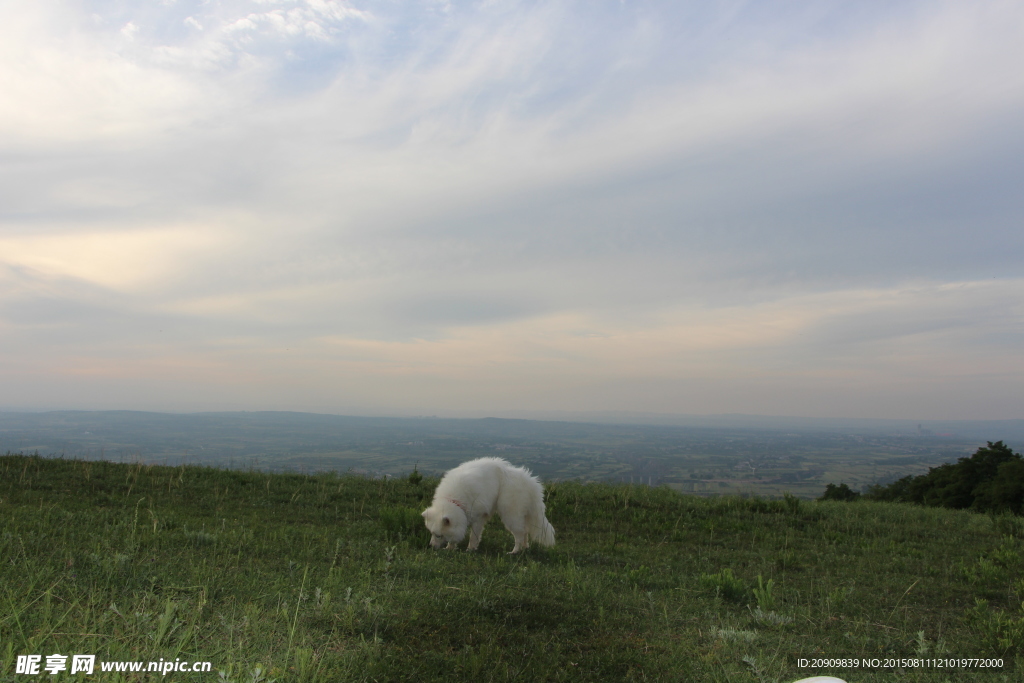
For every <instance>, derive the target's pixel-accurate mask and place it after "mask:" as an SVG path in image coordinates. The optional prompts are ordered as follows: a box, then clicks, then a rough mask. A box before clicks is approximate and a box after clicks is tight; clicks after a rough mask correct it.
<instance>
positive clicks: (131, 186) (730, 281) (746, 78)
mask: <svg viewBox="0 0 1024 683" xmlns="http://www.w3.org/2000/svg"><path fill="white" fill-rule="evenodd" d="M1022 45H1024V12H1022V11H1021V10H1020V9H1019V8H1017V7H1016V6H1015V5H1013V4H1007V3H998V2H991V3H989V2H982V3H975V4H971V5H965V4H963V3H945V4H938V5H936V4H932V3H917V2H900V3H895V4H891V5H888V6H886V7H871V8H860V9H854V8H851V7H831V6H822V5H820V4H818V3H807V4H796V5H791V6H788V7H787V8H778V7H769V6H768V5H758V4H746V5H730V6H728V7H726V6H718V5H708V4H706V3H668V2H666V3H659V2H654V3H647V4H644V5H643V6H638V5H634V4H621V3H581V2H557V3H542V4H529V3H518V4H517V3H475V4H470V3H407V2H398V3H376V4H369V3H360V2H355V1H353V2H326V1H323V2H314V1H298V0H295V1H287V2H286V1H284V0H282V1H269V0H268V1H266V2H250V1H248V0H230V1H225V2H215V3H198V2H177V3H163V4H155V3H150V4H145V3H123V4H119V5H117V6H113V5H109V4H101V3H91V4H90V3H86V4H85V5H80V6H74V7H71V6H66V5H64V4H62V3H57V2H40V3H32V4H30V5H26V6H24V7H19V8H18V11H16V12H12V13H11V17H10V21H7V22H5V25H4V26H3V27H0V89H2V90H3V91H4V92H5V93H10V94H11V97H5V98H4V100H3V101H2V102H0V155H2V156H0V206H2V207H4V208H3V209H2V210H0V267H2V268H3V269H4V270H3V272H4V273H5V275H4V278H6V279H4V280H3V282H6V283H8V287H9V289H8V290H7V292H6V293H5V294H3V296H0V321H2V322H0V324H2V325H4V326H6V327H5V329H8V330H10V331H13V332H12V333H13V334H14V336H13V337H9V338H8V341H6V342H4V343H5V345H6V348H7V351H8V353H9V354H14V355H16V356H17V357H19V358H20V359H24V360H28V359H33V358H35V359H38V358H41V356H38V355H37V353H38V352H37V351H34V350H33V348H34V345H38V344H37V342H38V338H37V337H35V336H34V335H35V334H36V333H35V332H33V330H35V329H42V328H43V327H46V326H48V325H49V326H53V325H59V326H62V329H68V330H74V331H75V334H74V339H76V340H83V339H90V340H95V341H90V342H88V343H87V342H84V341H76V342H75V343H76V344H78V346H77V348H76V350H75V352H74V353H73V354H70V355H68V354H69V351H68V346H69V345H70V344H71V342H62V341H53V342H46V344H44V345H43V346H46V345H47V344H53V347H52V348H53V349H62V350H61V351H60V353H61V354H65V355H66V358H68V359H72V358H73V359H74V360H73V362H72V360H68V361H67V364H66V367H69V368H70V367H74V368H79V369H82V368H86V369H88V368H93V369H94V370H95V371H93V370H89V371H88V372H86V371H85V370H82V371H81V373H79V375H76V376H90V377H98V376H101V375H103V372H106V371H105V370H103V368H110V367H112V366H113V365H116V362H117V361H116V359H117V358H122V357H123V358H131V359H133V360H132V362H131V363H128V364H126V365H125V366H124V367H125V368H133V369H132V370H131V372H134V373H136V376H137V378H138V380H137V381H138V385H137V386H139V387H142V386H144V384H145V380H144V378H145V377H147V376H152V377H154V378H156V377H160V378H163V379H160V380H159V382H164V381H165V380H166V377H167V373H166V372H165V371H164V370H161V369H160V368H161V367H163V366H162V365H161V363H166V364H167V365H166V366H167V367H174V368H178V369H179V370H180V369H181V368H188V367H194V368H196V370H195V374H194V375H189V372H190V371H189V372H186V371H184V370H181V371H180V372H179V371H178V370H176V371H175V372H176V373H178V374H179V375H180V376H186V375H189V376H194V377H195V378H196V382H200V383H201V381H202V377H204V376H212V375H213V374H217V373H212V374H211V373H210V372H209V371H208V369H209V368H210V367H213V366H218V364H222V367H223V369H224V371H223V374H222V375H217V376H218V377H222V378H228V377H234V378H242V377H247V378H248V379H245V380H243V379H239V380H238V381H239V382H240V383H243V382H244V383H245V384H246V386H249V387H251V386H255V385H259V386H264V387H265V391H266V395H268V396H269V395H271V394H274V393H275V389H274V388H273V387H274V386H276V385H275V383H281V385H282V386H284V385H287V386H290V387H295V392H296V393H295V395H299V394H301V393H302V391H305V392H306V393H307V394H308V395H311V396H312V395H314V394H315V395H316V396H319V398H317V399H316V400H317V401H319V404H318V405H322V406H329V405H330V403H331V401H332V400H334V399H332V398H331V396H332V394H331V392H330V389H329V386H333V385H334V384H337V383H338V382H340V381H341V379H342V378H344V377H350V378H362V379H358V381H357V380H356V379H351V380H346V381H348V384H349V386H351V387H353V388H352V394H351V396H349V399H350V400H349V399H346V400H347V402H346V403H345V405H353V402H358V400H359V396H364V397H365V400H366V401H368V402H369V403H374V404H375V405H383V404H386V403H387V402H388V400H389V398H388V397H389V396H391V397H392V399H391V400H394V401H396V402H401V401H405V403H404V404H403V405H406V406H408V407H409V408H410V409H412V408H413V407H414V404H415V405H420V404H423V403H429V401H430V397H431V395H439V396H446V397H447V398H446V399H445V400H447V401H449V402H450V404H451V405H453V406H454V405H463V406H466V405H474V406H477V405H486V401H493V402H495V404H497V403H502V402H504V403H505V404H507V405H506V406H505V407H507V408H509V409H511V408H514V407H516V406H514V405H513V404H514V403H515V402H516V401H518V402H520V403H524V402H527V403H528V402H530V401H532V400H533V398H532V397H535V396H536V395H539V394H543V393H545V392H553V393H552V395H555V394H557V395H558V397H559V398H557V400H556V399H552V404H551V406H550V407H552V408H556V407H557V408H564V409H570V408H571V407H572V406H571V405H569V404H570V403H571V402H572V400H578V401H580V402H581V404H582V403H587V404H589V405H592V406H593V407H597V406H598V405H600V407H601V408H602V409H617V408H622V407H624V406H626V405H631V404H632V403H634V402H637V401H639V402H641V403H645V404H650V406H649V408H650V409H652V410H655V409H657V408H658V406H657V405H655V404H657V403H658V402H662V403H664V404H665V405H664V407H668V406H669V405H670V404H671V405H674V406H676V408H677V409H679V410H684V409H686V410H693V409H694V407H695V406H694V404H693V399H691V398H688V397H687V396H688V394H686V391H683V390H682V389H680V390H679V391H682V392H683V393H678V392H676V393H673V391H675V390H673V389H672V388H671V383H672V382H676V383H678V384H679V386H685V385H687V384H688V383H689V384H693V385H694V386H697V385H699V386H700V387H702V390H703V391H711V392H712V393H715V395H716V396H719V398H716V399H715V400H716V401H718V403H716V405H721V406H722V407H723V409H728V406H727V405H726V404H727V403H728V395H729V392H730V391H732V392H734V393H735V392H739V391H740V390H741V389H742V387H743V386H744V382H747V383H749V385H750V386H751V387H754V386H761V385H759V384H758V383H763V386H764V387H765V389H764V390H763V393H758V391H760V390H758V391H754V394H755V395H756V399H755V398H752V399H750V400H751V401H753V402H755V403H756V402H758V401H760V403H758V405H760V406H761V408H758V409H757V410H751V409H750V405H753V404H750V405H748V406H747V408H745V410H748V412H779V411H777V410H775V409H774V408H773V407H772V403H771V401H772V398H771V391H770V387H772V386H774V387H777V388H778V390H779V394H778V395H780V396H781V395H782V394H783V393H786V392H789V393H790V394H792V399H791V402H790V404H789V405H793V406H809V407H810V408H815V406H816V405H818V404H816V403H815V401H814V400H813V398H808V399H803V398H800V396H802V395H804V394H801V393H800V392H801V391H804V392H805V395H806V396H811V397H813V396H816V395H817V396H821V395H823V392H824V394H829V392H830V391H831V390H830V389H829V388H828V383H829V382H832V381H834V382H840V383H845V384H844V386H848V387H851V389H850V390H851V391H852V392H853V393H856V394H857V395H858V396H865V397H866V396H869V395H872V394H871V390H870V389H869V388H865V387H867V386H868V385H870V383H871V382H875V383H876V384H877V386H878V387H889V388H891V382H892V381H893V380H892V377H893V376H894V375H893V373H894V372H895V371H894V368H896V367H906V368H911V369H912V372H911V371H908V372H910V375H908V376H913V377H914V378H916V379H917V380H918V381H920V382H922V386H924V384H927V382H925V381H924V380H923V379H922V378H925V377H928V376H931V377H933V378H941V377H952V376H953V375H954V374H957V373H959V374H957V376H962V377H966V376H970V377H973V378H980V377H983V376H984V377H989V376H990V374H991V371H992V368H993V367H994V366H995V365H996V364H997V363H998V362H1005V363H1008V364H1009V365H1010V366H1012V367H1014V368H1016V367H1017V366H1015V365H1013V360H1012V356H1011V355H1010V354H1009V352H1008V351H1007V349H1009V348H1011V346H1012V344H1013V343H1016V340H1017V339H1018V337H1019V330H1018V329H1017V328H1015V327H1014V326H1013V324H1011V323H1008V322H1006V320H1000V318H999V315H998V312H999V311H1000V310H1003V311H1016V310H1018V309H1019V305H1020V298H1019V295H1020V283H1019V280H1018V279H1016V278H1017V271H1018V270H1019V263H1020V258H1021V256H1022V255H1024V238H1022V236H1021V232H1020V230H1019V225H1020V218H1021V215H1022V210H1024V205H1022V200H1021V199H1020V193H1019V191H1018V189H1017V186H1018V185H1019V178H1021V177H1022V175H1024V163H1022V162H1021V159H1024V156H1022V154H1021V153H1022V152H1024V135H1022V133H1024V128H1022V127H1021V124H1020V121H1021V120H1022V119H1021V117H1020V113H1021V110H1022V109H1024V75H1022V74H1021V72H1020V69H1018V68H1016V65H1017V64H1019V63H1020V61H1021V58H1022V57H1024V54H1022V51H1024V48H1022V47H1021V46H1022ZM992 277H996V278H997V279H996V280H995V281H993V282H989V280H990V279H991V278H992ZM140 320H145V321H146V324H145V325H141V324H139V321H140ZM101 321H102V322H101ZM153 330H163V331H164V333H163V334H162V335H161V334H158V333H157V332H154V331H153ZM169 330H172V331H173V333H170V332H167V331H169ZM285 344H287V347H285V346H283V345H285ZM279 346H280V348H290V349H302V353H303V354H306V355H305V357H304V358H298V359H296V358H295V355H296V354H294V353H284V352H282V351H280V349H279V348H278V347H279ZM40 348H42V347H40ZM982 349H984V350H985V351H984V353H982V352H981V350H982ZM992 349H995V351H992ZM54 353H57V351H56V350H55V351H54ZM235 353H237V354H240V355H239V357H238V359H237V360H233V359H232V354H235ZM346 354H349V355H346ZM979 354H981V355H979ZM61 357H65V356H61ZM53 358H54V356H53V355H52V354H51V356H50V359H51V360H52V359H53ZM901 364H902V365H901ZM28 365H30V366H32V367H37V368H38V371H39V372H49V371H45V370H44V368H45V367H46V365H45V363H43V362H42V361H38V363H37V364H36V365H32V363H31V362H30V363H28ZM318 366H320V367H324V368H333V370H330V371H324V372H319V373H318V372H317V371H316V369H315V368H316V367H318ZM22 367H27V366H25V365H24V364H22ZM53 367H54V368H60V367H65V366H64V365H61V362H54V364H53ZM952 368H957V370H956V373H952V370H950V369H952ZM19 372H20V371H19ZM53 372H54V373H57V374H59V373H60V372H62V371H59V370H57V369H55V370H54V371H53ZM69 372H70V371H69ZM75 372H78V370H76V371H75ZM124 372H125V373H127V372H128V370H125V371H124ZM929 372H931V375H929ZM1015 372H1017V370H1013V371H1012V372H1010V374H1008V375H1006V376H1007V377H1017V376H1018V375H1016V374H1013V373H1015ZM290 373H295V374H294V375H292V374H290ZM332 373H334V374H332ZM375 373H384V374H385V375H386V376H387V377H388V378H389V379H388V381H387V382H385V383H383V384H380V385H375V384H374V377H376V376H377V375H375ZM51 374H52V373H51ZM123 374H124V373H122V375H123ZM129 374H130V373H129ZM172 374H173V373H172ZM48 376H49V375H48ZM53 376H56V375H53ZM119 376H120V375H119ZM445 376H448V377H450V378H452V380H451V381H452V383H453V384H452V386H453V387H455V386H456V385H458V387H459V388H453V389H451V390H450V391H449V390H447V389H445V390H443V391H442V390H441V389H439V386H441V384H439V383H443V378H444V377H445ZM261 378H262V379H261ZM402 378H406V379H408V380H409V381H410V382H413V384H412V385H410V386H409V388H408V389H407V390H406V389H405V388H403V386H404V385H402V384H401V382H402V381H403V380H402ZM410 378H411V379H410ZM715 378H719V379H720V380H721V382H722V383H723V384H722V387H729V389H728V390H727V389H726V388H722V389H713V388H709V387H711V385H713V383H714V380H715ZM786 378H789V379H786ZM798 378H803V379H800V381H803V382H805V384H804V385H802V386H803V388H802V389H800V388H799V387H798V386H797V384H799V382H798V381H797V379H798ZM867 378H871V379H870V381H869V379H867ZM54 381H55V382H56V381H57V380H54ZM111 381H112V382H114V380H111ZM157 381H158V380H157V379H154V382H157ZM211 381H212V380H211ZM218 381H221V380H218ZM936 381H937V380H936ZM950 381H952V380H950ZM972 381H974V380H972ZM977 381H979V382H980V380H977ZM1005 381H1006V382H1009V381H1010V380H1009V379H1007V380H1005ZM223 382H224V384H223V386H222V387H221V389H218V391H222V394H218V395H222V396H225V397H227V396H230V395H232V391H231V389H230V386H229V385H230V382H229V380H228V379H223ZM545 382H548V384H545ZM114 384H115V385H116V382H114ZM503 384H505V385H508V384H510V385H514V386H517V387H519V389H517V390H516V391H513V392H511V393H508V392H506V393H503V391H504V390H503V389H501V388H499V387H500V385H503ZM552 384H557V385H559V386H560V387H563V388H557V389H556V388H555V387H554V386H553V385H552ZM356 385H358V387H356ZM54 386H56V385H54ZM111 386H113V385H111ZM642 387H648V388H649V389H650V396H649V398H644V397H643V391H642ZM786 387H789V388H786ZM300 388H302V389H300ZM854 388H855V389H856V390H855V391H854ZM110 391H112V392H115V390H114V389H110ZM133 391H134V390H133ZM694 391H696V390H694ZM886 391H889V389H885V390H882V389H878V390H877V391H876V392H875V394H877V393H879V392H881V393H885V392H886ZM908 391H909V389H908ZM360 392H362V393H360ZM432 392H433V394H432ZM438 392H439V393H438ZM115 393H116V392H115ZM285 393H287V392H285ZM897 393H898V392H897ZM399 394H401V395H403V396H406V397H407V398H403V399H399V398H398V395H399ZM112 395H113V394H112ZM133 395H134V394H133ZM183 395H184V394H183ZM246 395H252V394H251V393H249V394H246ZM506 395H507V396H508V398H502V397H503V396H506ZM787 395H788V394H787ZM830 395H831V394H830ZM574 396H575V397H576V399H573V397H574ZM484 397H487V398H486V401H485V402H484V403H482V404H481V403H479V402H480V401H484ZM225 400H227V399H225ZM240 400H241V399H240ZM253 400H254V401H256V402H259V401H260V400H263V399H262V398H254V399H253ZM338 400H340V399H338ZM736 400H737V401H738V400H739V399H738V398H737V399H736ZM857 400H860V399H857ZM857 400H853V399H851V402H850V404H849V405H851V406H855V405H861V404H858V403H857ZM921 400H922V401H923V400H924V399H923V398H922V399H921ZM417 401H418V402H419V404H417V403H416V402H417ZM556 403H557V404H558V405H556ZM862 405H864V406H870V405H871V401H870V399H868V398H865V399H864V400H863V401H862ZM858 410H860V408H858ZM697 412H706V411H701V410H698V411H697Z"/></svg>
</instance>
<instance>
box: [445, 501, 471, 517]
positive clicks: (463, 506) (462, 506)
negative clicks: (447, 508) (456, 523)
mask: <svg viewBox="0 0 1024 683" xmlns="http://www.w3.org/2000/svg"><path fill="white" fill-rule="evenodd" d="M445 500H447V501H448V502H449V503H455V504H456V505H458V506H459V507H460V508H461V509H462V511H463V512H465V513H466V514H467V515H468V514H469V510H467V509H466V506H465V505H463V504H462V501H460V500H455V499H454V498H446V499H445Z"/></svg>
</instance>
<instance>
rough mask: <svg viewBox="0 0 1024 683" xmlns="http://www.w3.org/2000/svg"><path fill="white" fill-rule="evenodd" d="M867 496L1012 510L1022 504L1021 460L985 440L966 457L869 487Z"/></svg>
mask: <svg viewBox="0 0 1024 683" xmlns="http://www.w3.org/2000/svg"><path fill="white" fill-rule="evenodd" d="M867 497H868V498H871V499H873V500H890V501H903V502H908V503H918V504H920V505H931V506H934V507H946V508H954V509H961V510H962V509H967V508H970V509H974V510H981V511H997V510H1012V511H1013V512H1015V513H1020V512H1021V509H1022V505H1024V460H1022V459H1021V456H1020V454H1018V453H1014V452H1013V451H1012V450H1010V447H1009V446H1007V445H1005V444H1004V443H1003V442H1002V441H996V442H995V443H992V442H991V441H989V442H988V446H987V447H982V448H979V449H978V450H977V451H976V452H975V453H974V455H972V456H971V457H969V458H960V459H959V460H958V461H957V462H956V463H955V464H953V463H947V464H945V465H940V466H939V467H932V468H930V469H929V470H928V473H927V474H922V475H920V476H918V477H903V478H902V479H899V480H897V481H895V482H893V483H892V484H889V485H888V486H877V485H876V486H873V487H871V488H870V489H869V491H868V494H867Z"/></svg>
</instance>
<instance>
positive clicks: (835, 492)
mask: <svg viewBox="0 0 1024 683" xmlns="http://www.w3.org/2000/svg"><path fill="white" fill-rule="evenodd" d="M858 498H860V494H859V493H857V492H856V491H854V490H853V489H851V488H850V487H849V486H847V485H846V484H842V483H841V484H839V486H836V485H835V484H828V485H827V486H825V493H824V494H822V496H821V498H819V499H818V500H841V501H843V502H851V501H854V500H857V499H858Z"/></svg>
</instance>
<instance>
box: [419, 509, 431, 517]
mask: <svg viewBox="0 0 1024 683" xmlns="http://www.w3.org/2000/svg"><path fill="white" fill-rule="evenodd" d="M427 512H429V510H424V511H423V512H421V513H420V516H421V517H426V516H427Z"/></svg>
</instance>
